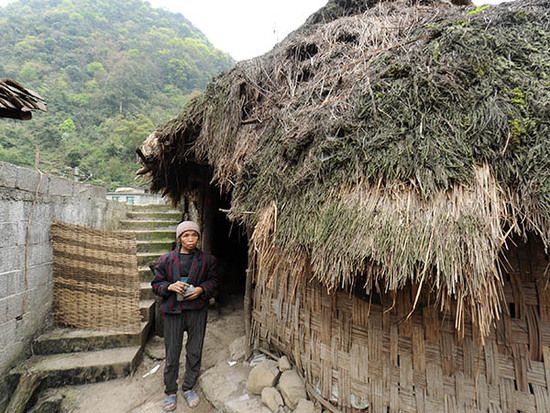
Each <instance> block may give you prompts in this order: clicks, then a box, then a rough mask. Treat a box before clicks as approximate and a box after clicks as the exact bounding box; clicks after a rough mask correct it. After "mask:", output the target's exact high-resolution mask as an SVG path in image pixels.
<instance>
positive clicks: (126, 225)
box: [120, 219, 177, 233]
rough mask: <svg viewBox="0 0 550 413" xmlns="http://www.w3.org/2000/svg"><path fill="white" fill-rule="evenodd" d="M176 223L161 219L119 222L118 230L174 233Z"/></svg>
mask: <svg viewBox="0 0 550 413" xmlns="http://www.w3.org/2000/svg"><path fill="white" fill-rule="evenodd" d="M176 225H177V222H174V221H171V220H163V219H154V220H128V219H125V220H121V221H120V229H134V230H144V229H156V230H159V229H161V230H166V231H173V232H174V233H175V231H176Z"/></svg>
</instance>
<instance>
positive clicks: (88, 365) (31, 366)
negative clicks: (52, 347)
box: [9, 346, 142, 387]
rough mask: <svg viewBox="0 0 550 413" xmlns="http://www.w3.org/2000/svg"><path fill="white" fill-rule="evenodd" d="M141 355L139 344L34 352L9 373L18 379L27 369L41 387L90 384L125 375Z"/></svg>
mask: <svg viewBox="0 0 550 413" xmlns="http://www.w3.org/2000/svg"><path fill="white" fill-rule="evenodd" d="M141 355H142V348H141V347H140V346H131V347H120V348H111V349H105V350H97V351H83V352H78V353H60V354H51V355H40V356H38V355H37V356H33V357H31V358H30V359H28V360H26V361H24V362H23V363H21V364H20V365H19V366H17V367H16V368H15V369H13V370H12V371H11V372H10V373H9V376H10V378H11V379H12V380H16V381H18V380H19V377H20V376H21V374H23V373H25V372H27V371H28V372H30V373H36V374H39V375H43V376H44V379H43V381H42V384H41V385H42V386H45V387H59V386H63V385H66V384H84V383H93V382H97V381H105V380H110V379H115V378H119V377H124V376H128V375H129V374H130V373H132V372H133V371H134V370H135V368H136V367H137V365H138V363H139V361H140V360H141ZM13 376H15V377H13Z"/></svg>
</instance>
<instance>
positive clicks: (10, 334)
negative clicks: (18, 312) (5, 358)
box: [0, 319, 17, 365]
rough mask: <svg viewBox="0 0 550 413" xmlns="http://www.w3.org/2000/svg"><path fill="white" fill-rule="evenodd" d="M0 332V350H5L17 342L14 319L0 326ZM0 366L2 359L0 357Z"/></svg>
mask: <svg viewBox="0 0 550 413" xmlns="http://www.w3.org/2000/svg"><path fill="white" fill-rule="evenodd" d="M0 331H1V332H2V334H0V348H2V349H5V348H7V347H9V346H10V345H11V344H13V343H15V342H16V341H17V337H16V336H15V319H13V320H8V321H7V322H5V323H2V324H0ZM1 364H2V358H1V356H0V365H1Z"/></svg>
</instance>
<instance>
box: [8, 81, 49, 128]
mask: <svg viewBox="0 0 550 413" xmlns="http://www.w3.org/2000/svg"><path fill="white" fill-rule="evenodd" d="M33 110H42V111H47V110H48V107H47V106H46V103H45V102H44V99H43V98H42V97H41V96H40V95H39V94H37V93H36V92H33V91H32V90H29V89H26V88H25V87H23V85H21V84H20V83H18V82H16V81H15V80H11V79H0V117H2V118H13V119H21V120H29V119H31V118H32V113H31V111H33Z"/></svg>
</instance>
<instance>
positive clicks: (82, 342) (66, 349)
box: [32, 322, 151, 355]
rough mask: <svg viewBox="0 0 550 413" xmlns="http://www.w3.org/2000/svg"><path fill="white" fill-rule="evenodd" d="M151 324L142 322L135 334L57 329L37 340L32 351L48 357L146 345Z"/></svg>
mask: <svg viewBox="0 0 550 413" xmlns="http://www.w3.org/2000/svg"><path fill="white" fill-rule="evenodd" d="M150 324H151V323H150V322H142V323H141V328H140V330H139V331H138V332H134V333H127V332H126V333H125V332H118V331H101V330H82V329H72V328H56V329H54V330H52V331H49V332H47V333H46V334H42V335H41V336H40V337H38V338H36V339H35V340H34V341H33V343H32V351H33V354H36V355H46V354H59V353H76V352H81V351H96V350H104V349H108V348H116V347H132V346H139V345H144V344H145V342H146V341H147V336H148V334H149V330H150Z"/></svg>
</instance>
